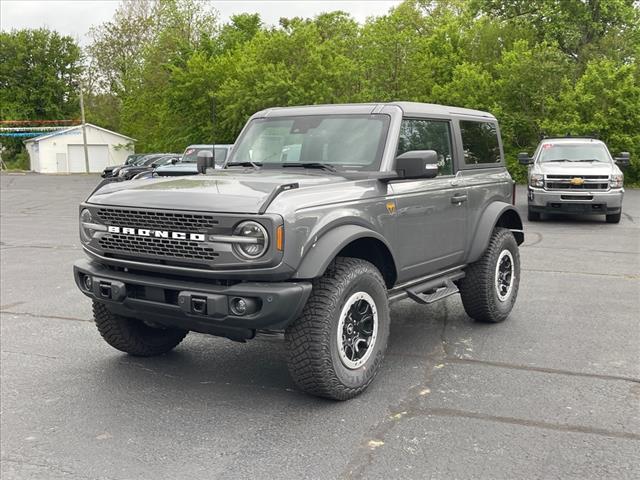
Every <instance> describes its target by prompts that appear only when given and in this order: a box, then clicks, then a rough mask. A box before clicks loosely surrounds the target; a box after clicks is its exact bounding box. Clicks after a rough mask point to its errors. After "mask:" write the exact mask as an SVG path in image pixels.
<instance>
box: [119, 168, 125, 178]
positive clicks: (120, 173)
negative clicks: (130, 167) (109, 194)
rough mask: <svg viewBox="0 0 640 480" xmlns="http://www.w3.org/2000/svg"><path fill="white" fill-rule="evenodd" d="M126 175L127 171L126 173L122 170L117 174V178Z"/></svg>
mask: <svg viewBox="0 0 640 480" xmlns="http://www.w3.org/2000/svg"><path fill="white" fill-rule="evenodd" d="M126 174H127V171H126V170H124V169H122V170H120V171H119V172H118V176H119V177H124V176H125V175H126Z"/></svg>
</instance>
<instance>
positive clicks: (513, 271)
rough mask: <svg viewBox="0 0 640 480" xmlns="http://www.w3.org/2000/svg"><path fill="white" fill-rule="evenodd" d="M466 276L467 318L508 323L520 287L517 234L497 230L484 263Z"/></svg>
mask: <svg viewBox="0 0 640 480" xmlns="http://www.w3.org/2000/svg"><path fill="white" fill-rule="evenodd" d="M465 273H466V276H465V277H464V278H463V279H462V280H460V281H459V282H458V288H459V289H460V296H461V297H462V304H463V305H464V309H465V311H466V312H467V315H469V316H470V317H471V318H473V319H474V320H477V321H480V322H492V323H497V322H502V321H503V320H505V319H506V318H507V317H508V316H509V313H510V312H511V309H512V308H513V304H514V303H515V301H516V296H517V295H518V286H519V284H520V255H519V253H518V244H517V242H516V239H515V238H514V236H513V233H511V231H509V230H507V229H506V228H496V229H495V230H494V231H493V234H492V236H491V239H490V240H489V246H488V247H487V249H486V250H485V252H484V254H483V255H482V257H481V258H480V260H478V261H477V262H474V263H472V264H471V265H469V266H468V267H467V268H466V271H465Z"/></svg>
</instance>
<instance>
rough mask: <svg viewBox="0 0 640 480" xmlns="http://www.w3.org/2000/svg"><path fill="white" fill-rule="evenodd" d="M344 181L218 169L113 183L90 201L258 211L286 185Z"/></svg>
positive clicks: (309, 174)
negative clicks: (277, 190) (209, 171)
mask: <svg viewBox="0 0 640 480" xmlns="http://www.w3.org/2000/svg"><path fill="white" fill-rule="evenodd" d="M344 181H346V179H345V178H344V177H342V176H340V175H325V174H321V173H319V172H315V171H313V172H306V171H304V172H301V171H299V170H297V171H295V172H288V171H287V172H284V171H282V170H246V171H242V170H217V171H214V172H213V173H210V174H207V175H189V176H183V177H155V178H153V179H151V180H150V179H143V180H131V181H129V182H118V183H109V184H106V185H105V186H103V187H102V188H100V189H99V190H98V191H96V192H95V193H93V194H92V195H91V196H90V197H89V198H88V199H87V201H88V202H89V203H92V204H96V205H111V206H122V207H139V208H158V209H170V210H196V211H208V212H221V213H252V214H255V213H259V211H260V207H262V205H263V204H264V203H265V202H266V201H270V200H271V198H270V195H271V193H272V192H274V191H275V190H276V189H277V188H278V187H280V186H282V185H288V184H292V183H297V184H298V187H299V188H306V187H312V186H317V185H329V184H334V183H338V182H344Z"/></svg>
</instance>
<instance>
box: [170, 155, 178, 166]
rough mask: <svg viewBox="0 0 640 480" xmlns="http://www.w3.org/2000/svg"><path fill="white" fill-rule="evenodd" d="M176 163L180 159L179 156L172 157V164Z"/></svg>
mask: <svg viewBox="0 0 640 480" xmlns="http://www.w3.org/2000/svg"><path fill="white" fill-rule="evenodd" d="M176 163H178V159H177V158H175V157H174V158H172V159H171V165H175V164H176Z"/></svg>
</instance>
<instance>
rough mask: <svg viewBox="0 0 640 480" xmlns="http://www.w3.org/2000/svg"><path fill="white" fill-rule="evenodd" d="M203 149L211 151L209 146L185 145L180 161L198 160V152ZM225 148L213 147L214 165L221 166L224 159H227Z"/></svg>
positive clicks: (191, 161) (192, 161) (190, 161)
mask: <svg viewBox="0 0 640 480" xmlns="http://www.w3.org/2000/svg"><path fill="white" fill-rule="evenodd" d="M203 151H207V152H210V151H211V147H197V148H196V147H187V149H186V150H185V151H184V153H183V154H182V159H181V160H180V162H181V163H196V161H197V160H198V153H199V152H203ZM227 151H228V149H227V148H222V147H220V148H218V147H216V148H215V155H216V165H217V166H219V167H221V166H222V165H223V164H224V161H225V160H226V159H227Z"/></svg>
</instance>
